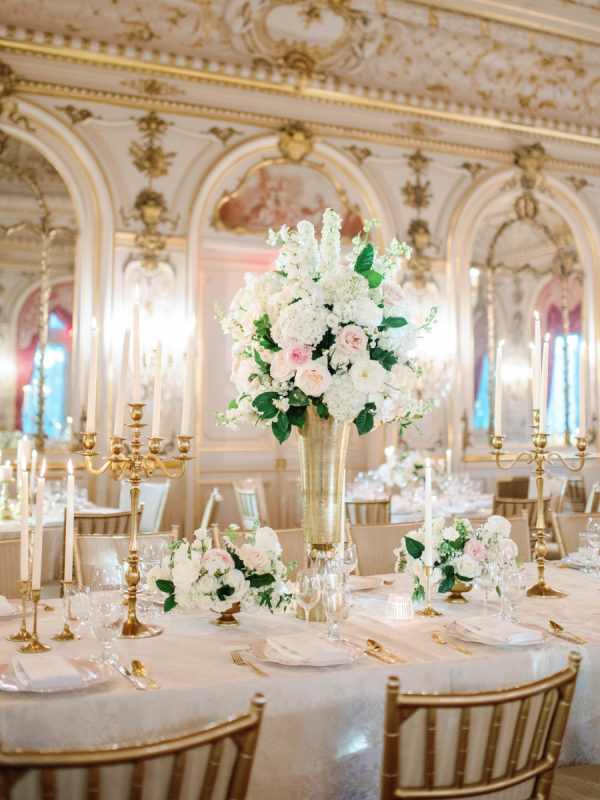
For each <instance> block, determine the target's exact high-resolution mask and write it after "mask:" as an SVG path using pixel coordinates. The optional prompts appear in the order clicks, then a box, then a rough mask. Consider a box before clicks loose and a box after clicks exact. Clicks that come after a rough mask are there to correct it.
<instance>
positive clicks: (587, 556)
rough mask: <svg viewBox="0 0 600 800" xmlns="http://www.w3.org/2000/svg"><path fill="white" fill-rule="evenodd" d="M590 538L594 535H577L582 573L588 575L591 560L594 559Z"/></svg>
mask: <svg viewBox="0 0 600 800" xmlns="http://www.w3.org/2000/svg"><path fill="white" fill-rule="evenodd" d="M592 536H594V534H593V533H588V532H587V531H584V532H582V533H580V534H579V551H578V555H579V557H580V559H581V561H582V562H583V570H582V572H585V573H588V574H589V573H590V572H591V571H592V560H593V558H594V548H593V545H592V541H591V538H592Z"/></svg>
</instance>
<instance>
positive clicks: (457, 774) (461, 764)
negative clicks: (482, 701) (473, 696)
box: [454, 708, 471, 787]
mask: <svg viewBox="0 0 600 800" xmlns="http://www.w3.org/2000/svg"><path fill="white" fill-rule="evenodd" d="M470 727H471V709H470V708H463V709H462V711H461V712H460V722H459V725H458V747H457V748H456V764H455V767H454V783H455V784H456V785H457V786H459V787H460V786H462V785H463V784H464V781H465V768H466V765H467V752H468V750H469V733H470Z"/></svg>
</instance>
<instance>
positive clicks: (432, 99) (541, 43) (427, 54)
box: [0, 0, 600, 126]
mask: <svg viewBox="0 0 600 800" xmlns="http://www.w3.org/2000/svg"><path fill="white" fill-rule="evenodd" d="M444 5H445V3H443V2H442V3H440V7H434V6H429V5H425V4H424V3H423V2H421V1H420V0H410V1H409V0H303V1H300V2H298V1H295V0H251V2H249V0H227V2H224V0H221V1H220V2H218V1H217V0H169V2H155V3H143V2H140V0H111V2H107V0H86V2H85V3H82V2H80V0H0V19H1V20H2V21H3V22H4V24H5V25H10V26H11V27H10V28H5V29H4V31H2V30H0V34H2V33H4V34H5V37H6V40H7V41H11V40H12V41H13V42H14V41H15V39H21V40H22V39H23V38H25V40H27V38H29V40H30V41H32V42H34V43H35V42H40V43H43V44H50V45H52V46H57V47H58V46H62V47H63V48H64V47H65V46H66V47H67V48H72V49H74V50H82V49H83V50H88V51H92V52H97V51H98V50H99V52H98V54H97V56H95V58H96V59H97V62H99V63H101V62H102V55H103V54H106V55H111V54H119V53H120V54H125V55H132V56H134V57H136V58H140V59H143V60H145V61H149V60H152V59H154V60H155V61H159V62H162V63H163V64H169V63H171V64H173V65H178V64H180V65H181V64H183V65H185V66H188V67H190V68H194V67H196V68H198V69H208V70H210V71H212V72H214V73H222V74H224V75H236V76H239V77H240V79H248V80H250V79H252V80H254V81H257V82H258V83H257V87H258V86H260V82H261V81H265V82H268V81H272V80H273V79H274V77H275V78H276V80H278V81H283V82H287V83H290V82H291V83H293V84H295V85H296V86H297V87H298V91H299V93H300V94H301V93H302V89H303V88H304V87H307V86H320V87H325V88H328V89H331V90H334V91H340V92H343V93H346V94H356V95H359V96H361V97H367V98H369V97H372V98H374V99H377V98H379V99H386V98H389V99H392V100H398V101H399V102H402V101H403V100H404V99H405V98H407V97H412V98H419V102H420V104H421V105H422V106H423V107H426V108H431V109H436V108H440V109H441V108H444V109H450V110H451V109H452V108H460V109H461V110H463V112H464V110H465V109H467V110H468V109H473V110H475V109H477V110H478V111H479V112H481V111H482V110H489V111H490V112H491V113H493V114H494V115H496V116H497V117H498V118H499V119H501V120H502V119H504V120H507V121H524V122H527V121H533V120H535V119H536V118H542V119H544V120H549V121H551V122H552V123H553V124H555V125H563V124H564V125H566V126H569V125H570V124H574V125H582V124H583V125H590V126H594V125H596V124H597V116H598V109H599V108H600V45H596V44H595V43H594V41H595V39H596V34H598V41H599V42H600V14H599V13H598V5H597V3H595V2H592V1H591V0H568V2H567V1H566V0H547V1H546V0H544V2H543V3H540V2H539V0H532V2H531V3H530V4H528V7H529V6H530V7H531V8H529V11H531V12H532V13H533V12H536V13H538V17H539V18H540V19H541V14H542V11H540V12H537V11H536V9H537V8H539V9H544V8H545V9H549V8H550V7H552V8H551V10H552V11H553V12H554V13H553V14H547V15H546V17H545V18H547V19H548V20H550V19H552V20H554V27H555V28H556V30H557V31H560V21H561V16H560V13H558V12H561V13H562V17H563V18H564V20H565V28H567V27H568V26H567V21H569V22H570V23H573V22H574V21H575V22H580V23H581V25H580V27H581V26H583V27H582V30H584V31H585V30H589V37H588V40H587V41H584V40H582V38H578V37H574V38H569V36H567V37H563V36H559V35H557V33H547V32H537V30H536V29H535V26H533V25H532V24H530V23H529V22H527V21H523V19H521V18H520V17H519V16H518V11H519V5H518V4H517V3H516V0H515V2H505V3H502V4H500V3H498V4H497V3H495V2H492V0H470V2H463V3H462V4H461V3H457V4H456V5H457V6H459V7H465V8H467V9H468V8H471V9H472V11H470V12H468V13H467V11H464V13H456V12H453V11H450V10H448V9H446V8H444V7H442V6H444ZM478 6H480V7H481V8H482V9H491V8H492V7H496V6H497V7H498V8H502V9H504V12H503V18H502V21H500V19H499V18H498V15H496V18H494V19H488V18H485V16H484V15H483V16H482V13H477V7H478ZM59 9H60V11H59ZM507 9H508V11H507ZM561 9H562V11H561ZM508 12H512V13H508ZM578 15H579V16H578ZM538 17H536V19H537V18H538ZM596 17H598V18H599V19H598V27H593V26H591V25H590V23H589V19H590V18H594V19H595V18H596ZM584 23H586V25H587V27H586V26H585V25H584ZM16 28H22V29H30V30H33V31H39V32H41V33H44V34H46V33H47V34H51V35H50V36H48V37H45V38H44V37H43V36H39V35H29V37H27V35H24V36H21V35H17V32H16V31H15V30H14V29H16ZM538 28H541V29H542V30H544V29H547V26H546V28H544V26H542V25H541V24H540V25H539V26H538ZM57 37H58V38H57ZM63 37H66V38H63ZM88 40H90V41H92V40H93V41H95V42H104V43H105V46H101V47H99V48H97V47H96V46H95V45H92V44H90V41H88ZM144 51H148V53H147V54H146V53H145V52H144ZM160 53H163V54H172V57H168V56H167V55H165V56H162V57H161V55H160ZM24 77H25V78H26V77H27V75H25V76H24ZM73 81H74V83H75V84H77V77H76V76H74V77H73ZM126 82H127V87H126V88H127V90H128V91H130V92H133V93H140V94H146V95H147V96H154V97H159V96H162V97H171V98H177V97H178V96H180V95H182V94H183V93H184V90H183V89H181V88H179V87H176V86H169V85H168V84H166V83H164V82H161V81H159V80H156V79H154V78H147V79H144V78H139V79H136V78H132V79H128V80H127V81H126ZM122 83H123V81H122ZM255 88H256V87H255Z"/></svg>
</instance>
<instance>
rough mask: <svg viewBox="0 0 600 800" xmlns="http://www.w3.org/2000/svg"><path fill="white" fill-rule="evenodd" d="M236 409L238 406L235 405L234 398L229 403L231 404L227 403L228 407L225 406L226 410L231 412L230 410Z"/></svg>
mask: <svg viewBox="0 0 600 800" xmlns="http://www.w3.org/2000/svg"><path fill="white" fill-rule="evenodd" d="M237 407H238V404H237V400H236V399H235V398H234V399H233V400H232V401H231V403H229V405H228V406H227V408H228V409H229V410H230V411H231V409H234V408H237Z"/></svg>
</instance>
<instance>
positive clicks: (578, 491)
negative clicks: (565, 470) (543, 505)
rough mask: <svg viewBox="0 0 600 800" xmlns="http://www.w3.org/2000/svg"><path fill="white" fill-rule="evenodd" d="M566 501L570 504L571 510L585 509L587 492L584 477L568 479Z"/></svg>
mask: <svg viewBox="0 0 600 800" xmlns="http://www.w3.org/2000/svg"><path fill="white" fill-rule="evenodd" d="M565 502H566V503H568V504H569V507H570V509H571V511H585V506H586V493H585V484H584V482H583V478H582V477H577V478H568V479H567V490H566V492H565Z"/></svg>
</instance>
